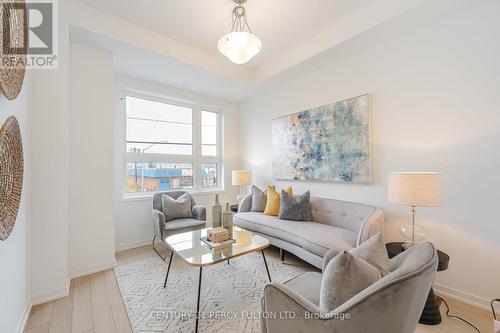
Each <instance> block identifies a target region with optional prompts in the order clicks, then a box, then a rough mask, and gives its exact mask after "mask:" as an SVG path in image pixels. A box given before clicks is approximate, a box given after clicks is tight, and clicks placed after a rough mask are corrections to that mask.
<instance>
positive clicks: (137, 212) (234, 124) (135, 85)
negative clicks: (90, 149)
mask: <svg viewBox="0 0 500 333" xmlns="http://www.w3.org/2000/svg"><path fill="white" fill-rule="evenodd" d="M118 81H119V84H120V85H121V86H123V87H127V88H129V89H134V90H137V91H142V92H148V93H153V94H156V95H160V96H164V97H170V98H175V99H180V100H185V101H191V102H194V103H198V104H202V105H205V106H209V107H212V108H216V109H219V110H221V112H222V114H223V122H224V124H223V128H224V133H223V137H224V140H223V141H224V146H223V165H224V184H225V191H224V192H223V193H221V194H220V200H221V203H225V202H230V203H234V202H235V201H236V195H237V194H238V188H236V187H234V186H231V170H234V169H238V168H239V124H240V123H239V112H238V105H236V104H233V103H228V102H225V101H221V100H217V99H213V98H209V97H206V96H202V95H199V94H194V93H190V92H187V91H183V90H180V89H176V88H173V87H168V86H164V85H159V84H156V83H152V82H146V81H142V80H135V79H131V78H129V77H124V76H122V77H120V78H119V79H118ZM116 112H117V115H116V116H117V121H116V126H117V133H118V135H117V137H119V138H117V145H116V149H117V156H121V151H120V150H121V149H123V144H122V143H121V142H122V141H121V140H123V139H121V137H122V136H120V131H123V127H122V125H121V123H120V122H119V121H118V119H119V118H120V117H119V114H118V112H121V111H120V109H117V111H116ZM122 167H123V164H122V159H121V158H120V157H119V158H118V159H117V165H116V168H117V170H116V177H117V178H116V184H117V190H116V192H117V197H116V200H117V204H116V247H117V249H118V250H121V249H126V248H131V247H136V246H140V245H144V244H147V243H149V242H151V240H152V238H153V224H152V213H151V211H152V199H151V197H147V198H142V199H136V198H134V199H123V196H122V188H123V187H122V186H123V180H122V179H121V175H122V174H123V172H122V171H120V169H119V168H122ZM194 199H195V200H196V203H197V204H200V205H203V206H205V207H206V208H207V221H208V222H209V223H210V221H211V214H210V209H211V206H212V204H213V203H214V200H215V194H196V195H194Z"/></svg>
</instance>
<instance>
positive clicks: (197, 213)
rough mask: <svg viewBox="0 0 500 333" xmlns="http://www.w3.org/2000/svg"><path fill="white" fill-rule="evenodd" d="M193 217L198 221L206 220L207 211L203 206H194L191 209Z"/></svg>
mask: <svg viewBox="0 0 500 333" xmlns="http://www.w3.org/2000/svg"><path fill="white" fill-rule="evenodd" d="M191 211H192V213H193V217H194V218H195V219H197V220H200V221H206V220H207V210H206V209H205V207H203V206H199V205H194V206H193V208H192V210H191Z"/></svg>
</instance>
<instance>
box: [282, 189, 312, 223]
mask: <svg viewBox="0 0 500 333" xmlns="http://www.w3.org/2000/svg"><path fill="white" fill-rule="evenodd" d="M310 200H311V193H310V192H309V191H307V192H306V193H304V194H302V195H295V196H293V195H289V194H288V193H287V192H285V191H281V206H280V213H279V218H280V219H283V220H292V221H311V205H310V203H309V201H310Z"/></svg>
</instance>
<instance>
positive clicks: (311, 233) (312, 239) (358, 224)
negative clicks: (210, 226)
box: [234, 194, 384, 268]
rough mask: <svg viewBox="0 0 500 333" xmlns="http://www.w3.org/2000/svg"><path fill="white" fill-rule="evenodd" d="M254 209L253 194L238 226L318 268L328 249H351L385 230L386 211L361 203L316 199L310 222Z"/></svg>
mask: <svg viewBox="0 0 500 333" xmlns="http://www.w3.org/2000/svg"><path fill="white" fill-rule="evenodd" d="M251 206H252V195H251V194H249V195H247V196H246V197H245V198H244V199H243V200H242V201H241V203H240V205H239V207H238V213H237V214H236V215H235V216H234V224H235V225H237V226H239V227H241V228H244V229H247V230H250V231H252V232H254V233H256V234H258V235H261V236H263V237H265V238H267V239H268V240H269V241H270V243H271V244H272V245H274V246H276V247H279V248H280V249H282V250H285V251H287V252H290V253H293V254H295V255H296V256H297V257H299V258H301V259H303V260H305V261H307V262H308V263H310V264H311V265H314V266H316V267H318V268H322V265H323V257H324V256H325V254H326V252H327V251H328V250H330V249H334V250H337V251H341V250H349V249H351V248H353V247H356V246H358V245H359V244H361V243H363V242H364V241H366V240H367V239H369V238H370V237H371V236H373V235H375V234H376V233H378V232H382V231H383V223H384V213H383V211H382V210H381V209H379V208H376V207H372V206H369V205H364V204H360V203H354V202H346V201H339V200H333V199H324V198H315V197H312V198H311V215H312V221H307V222H298V221H286V220H281V219H279V218H278V217H277V216H269V215H264V214H263V213H260V212H252V211H250V210H251Z"/></svg>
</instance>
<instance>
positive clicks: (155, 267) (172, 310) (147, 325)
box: [115, 252, 309, 333]
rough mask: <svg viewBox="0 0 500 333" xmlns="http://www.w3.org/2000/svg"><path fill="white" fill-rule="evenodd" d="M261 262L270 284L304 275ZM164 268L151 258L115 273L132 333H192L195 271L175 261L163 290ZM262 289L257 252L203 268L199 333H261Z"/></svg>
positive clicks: (292, 268)
mask: <svg viewBox="0 0 500 333" xmlns="http://www.w3.org/2000/svg"><path fill="white" fill-rule="evenodd" d="M168 258H169V257H168V256H167V263H168ZM266 259H267V263H268V265H269V270H270V273H271V278H272V279H273V281H274V282H285V281H287V280H289V279H291V278H294V277H295V276H297V275H299V274H301V273H302V272H305V271H307V270H309V269H307V268H306V267H303V266H292V265H286V264H283V263H281V262H280V261H279V260H278V259H277V258H274V257H271V256H269V255H267V256H266ZM167 263H165V262H163V261H162V260H161V259H160V258H159V257H155V258H150V259H145V260H144V261H140V262H136V263H132V264H128V265H123V266H119V267H116V268H115V274H116V278H117V281H118V286H119V287H120V291H121V294H122V296H123V300H124V303H125V307H126V309H127V313H128V316H129V318H130V322H131V324H132V329H133V331H134V332H135V333H139V332H141V333H143V332H194V327H195V312H196V297H197V291H198V277H199V268H196V267H191V266H189V265H188V264H186V263H185V262H184V261H183V260H182V259H181V258H179V257H176V256H175V255H174V258H173V260H172V267H171V268H170V274H169V277H168V282H167V287H166V288H165V289H164V288H163V281H164V279H165V274H166V271H167ZM267 283H268V278H267V273H266V267H265V265H264V261H263V259H262V255H261V253H260V252H255V253H251V254H248V255H244V256H241V257H238V258H235V259H232V260H231V263H230V264H227V262H223V263H219V264H217V265H213V266H209V267H206V268H203V274H202V287H201V289H202V290H201V301H200V312H201V318H200V323H199V332H200V333H209V332H242V333H253V332H260V319H259V314H260V310H261V305H260V301H261V298H262V293H263V290H264V286H265V285H266V284H267Z"/></svg>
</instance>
